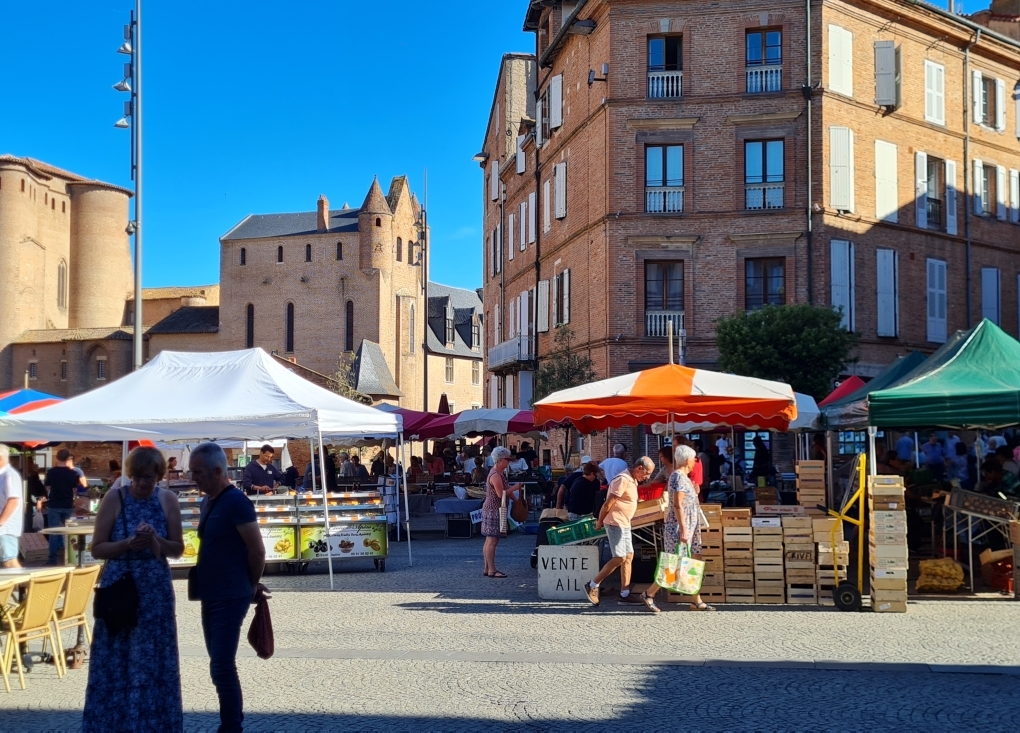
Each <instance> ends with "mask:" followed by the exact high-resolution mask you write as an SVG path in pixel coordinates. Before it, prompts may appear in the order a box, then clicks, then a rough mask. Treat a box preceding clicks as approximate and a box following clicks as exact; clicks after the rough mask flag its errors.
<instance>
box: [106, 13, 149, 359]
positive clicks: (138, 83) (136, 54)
mask: <svg viewBox="0 0 1020 733" xmlns="http://www.w3.org/2000/svg"><path fill="white" fill-rule="evenodd" d="M117 53H121V54H124V55H126V56H130V57H131V61H129V62H128V63H126V64H125V65H124V79H123V80H122V81H120V82H118V83H117V84H114V85H113V88H114V89H116V90H117V91H118V92H127V93H128V94H130V99H129V100H128V101H127V102H125V103H124V116H123V117H122V118H121V119H119V120H117V122H116V123H114V127H118V128H121V129H126V128H130V129H131V180H133V181H134V182H135V197H134V198H135V215H134V218H133V219H132V220H131V221H129V222H128V226H127V231H128V234H132V235H134V238H135V247H134V260H135V262H134V280H135V308H134V336H133V339H132V346H133V355H134V356H133V363H132V366H133V369H139V368H141V366H142V362H143V356H142V0H135V10H134V12H133V13H132V14H131V22H130V23H128V25H126V26H124V43H123V44H122V45H121V47H120V48H118V49H117Z"/></svg>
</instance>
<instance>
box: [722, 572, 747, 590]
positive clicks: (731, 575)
mask: <svg viewBox="0 0 1020 733" xmlns="http://www.w3.org/2000/svg"><path fill="white" fill-rule="evenodd" d="M725 585H732V586H733V587H735V588H747V587H751V586H753V585H754V568H736V570H730V569H729V568H727V570H726V583H725Z"/></svg>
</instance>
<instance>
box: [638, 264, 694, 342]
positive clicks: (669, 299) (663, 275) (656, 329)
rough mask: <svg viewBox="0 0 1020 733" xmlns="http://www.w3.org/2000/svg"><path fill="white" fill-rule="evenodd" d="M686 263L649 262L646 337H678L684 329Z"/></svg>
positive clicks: (646, 286) (646, 287) (646, 269)
mask: <svg viewBox="0 0 1020 733" xmlns="http://www.w3.org/2000/svg"><path fill="white" fill-rule="evenodd" d="M683 310H684V263H683V261H682V260H674V261H671V262H645V335H646V336H668V335H669V330H670V325H671V324H672V328H673V333H674V334H678V333H680V330H681V329H682V328H683V327H684V325H683V317H684V316H683Z"/></svg>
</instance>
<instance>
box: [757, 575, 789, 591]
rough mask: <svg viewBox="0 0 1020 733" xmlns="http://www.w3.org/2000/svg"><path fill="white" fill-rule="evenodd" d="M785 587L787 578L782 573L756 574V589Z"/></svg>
mask: <svg viewBox="0 0 1020 733" xmlns="http://www.w3.org/2000/svg"><path fill="white" fill-rule="evenodd" d="M785 585H786V576H785V575H783V574H782V573H772V572H768V571H765V572H761V573H757V572H756V573H755V574H754V587H755V588H757V587H758V586H762V587H766V586H769V587H773V588H774V587H777V586H785Z"/></svg>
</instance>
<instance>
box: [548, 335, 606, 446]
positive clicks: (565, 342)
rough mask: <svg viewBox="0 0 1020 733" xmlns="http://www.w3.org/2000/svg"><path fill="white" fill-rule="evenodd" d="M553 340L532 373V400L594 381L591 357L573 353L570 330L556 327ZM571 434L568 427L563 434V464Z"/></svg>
mask: <svg viewBox="0 0 1020 733" xmlns="http://www.w3.org/2000/svg"><path fill="white" fill-rule="evenodd" d="M553 340H554V342H555V344H556V345H555V346H554V347H553V350H552V352H551V353H550V354H549V356H548V357H547V358H546V359H545V360H543V361H542V363H541V364H540V365H539V367H538V371H537V372H535V400H536V401H537V400H540V399H542V398H543V397H548V396H549V395H551V394H552V393H553V392H559V391H560V390H562V389H570V388H571V387H577V386H580V385H582V384H588V382H594V381H595V380H596V379H597V378H598V377H597V375H596V374H595V367H594V365H593V364H592V361H591V357H590V356H588V355H587V354H586V353H578V352H576V351H574V350H573V348H572V347H573V342H574V331H573V329H571V328H570V326H560V327H559V328H557V329H556V336H555V337H554V339H553ZM572 432H573V429H572V428H571V427H570V426H569V425H568V426H567V428H566V430H564V431H563V433H564V436H563V445H562V446H561V447H560V457H561V458H562V459H563V464H564V465H566V463H567V461H568V459H569V458H570V453H571V440H570V436H571V433H572Z"/></svg>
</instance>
